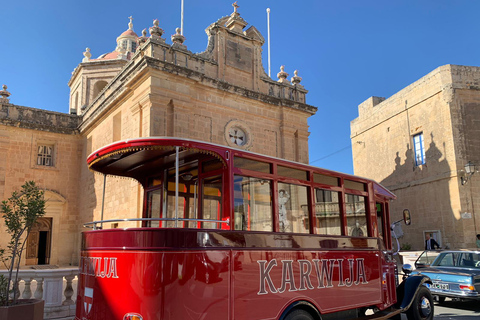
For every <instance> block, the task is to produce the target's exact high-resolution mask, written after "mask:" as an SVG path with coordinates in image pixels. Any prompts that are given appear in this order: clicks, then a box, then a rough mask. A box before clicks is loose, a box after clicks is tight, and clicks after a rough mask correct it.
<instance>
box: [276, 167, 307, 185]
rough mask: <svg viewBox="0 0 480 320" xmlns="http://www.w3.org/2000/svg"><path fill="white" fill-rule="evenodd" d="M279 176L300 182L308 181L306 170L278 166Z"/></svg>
mask: <svg viewBox="0 0 480 320" xmlns="http://www.w3.org/2000/svg"><path fill="white" fill-rule="evenodd" d="M277 174H278V175H279V176H283V177H288V178H293V179H298V180H305V181H306V180H308V179H307V172H306V171H305V170H299V169H294V168H290V167H284V166H277Z"/></svg>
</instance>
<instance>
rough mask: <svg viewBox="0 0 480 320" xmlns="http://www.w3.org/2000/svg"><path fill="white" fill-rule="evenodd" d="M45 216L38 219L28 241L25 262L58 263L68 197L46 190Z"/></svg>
mask: <svg viewBox="0 0 480 320" xmlns="http://www.w3.org/2000/svg"><path fill="white" fill-rule="evenodd" d="M44 197H45V200H46V203H45V216H43V217H42V218H39V219H38V220H37V223H36V225H35V226H34V227H33V228H32V230H31V232H30V234H29V236H28V238H27V243H26V253H25V264H26V265H43V264H51V263H53V264H56V263H57V260H58V257H57V256H58V253H57V252H58V249H57V248H56V247H55V243H58V232H59V223H60V219H61V216H62V215H63V213H64V210H65V204H66V199H65V198H64V197H63V196H61V195H60V194H58V193H57V192H54V191H50V190H46V191H45V195H44Z"/></svg>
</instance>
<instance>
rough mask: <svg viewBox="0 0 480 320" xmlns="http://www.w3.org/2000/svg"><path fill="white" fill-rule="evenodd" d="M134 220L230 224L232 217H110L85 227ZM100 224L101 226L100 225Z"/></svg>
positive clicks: (87, 224)
mask: <svg viewBox="0 0 480 320" xmlns="http://www.w3.org/2000/svg"><path fill="white" fill-rule="evenodd" d="M132 221H142V222H143V221H160V222H161V221H178V222H185V221H187V222H188V221H192V222H207V223H226V224H230V218H228V219H226V220H210V219H190V218H127V219H109V220H99V221H93V222H87V223H84V224H83V226H84V227H85V228H93V230H97V229H102V226H103V224H104V223H114V222H132ZM98 225H100V227H99V226H98Z"/></svg>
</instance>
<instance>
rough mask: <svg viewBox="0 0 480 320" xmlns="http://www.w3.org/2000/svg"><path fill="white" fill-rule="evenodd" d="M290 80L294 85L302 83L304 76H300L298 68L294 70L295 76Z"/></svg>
mask: <svg viewBox="0 0 480 320" xmlns="http://www.w3.org/2000/svg"><path fill="white" fill-rule="evenodd" d="M290 81H291V82H292V84H294V85H296V84H300V82H302V77H299V76H298V70H295V71H293V77H292V79H290Z"/></svg>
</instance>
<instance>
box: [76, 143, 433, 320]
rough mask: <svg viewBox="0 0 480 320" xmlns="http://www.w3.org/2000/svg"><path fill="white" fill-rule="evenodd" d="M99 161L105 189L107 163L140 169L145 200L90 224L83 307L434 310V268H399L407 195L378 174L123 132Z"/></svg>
mask: <svg viewBox="0 0 480 320" xmlns="http://www.w3.org/2000/svg"><path fill="white" fill-rule="evenodd" d="M87 162H88V165H89V168H90V169H91V170H94V171H96V172H99V173H103V174H104V175H105V176H104V179H103V180H104V188H103V190H104V192H105V189H106V188H105V183H106V181H107V179H106V176H107V175H110V176H119V177H130V178H134V179H136V180H137V181H139V183H141V185H142V186H143V191H144V195H143V200H144V201H143V210H142V209H140V208H139V207H138V206H133V207H132V208H130V209H131V215H132V218H126V219H107V220H105V219H104V217H103V209H102V210H101V211H100V210H97V213H100V214H101V216H100V218H101V220H100V221H93V222H89V223H86V224H85V225H86V226H90V227H93V230H91V231H85V232H83V234H82V252H81V263H80V274H79V279H78V295H77V311H76V318H75V319H76V320H122V319H123V320H153V319H162V320H178V319H185V320H197V319H198V320H200V319H202V320H203V319H208V320H228V319H230V320H231V319H235V320H251V319H256V320H259V319H264V320H266V319H268V320H320V319H342V320H343V319H345V320H346V319H349V320H353V319H364V320H365V319H370V320H373V319H377V320H380V319H387V318H392V317H397V318H399V317H400V316H401V314H402V313H404V314H405V315H406V317H407V319H408V320H432V319H433V315H434V304H433V300H432V296H431V294H430V291H429V290H428V289H427V288H426V287H425V286H424V284H425V283H430V279H429V278H428V277H425V276H423V275H416V276H411V277H409V278H408V279H405V280H404V281H402V282H401V283H400V284H398V283H397V281H396V280H397V275H396V261H395V260H394V258H393V256H394V254H395V252H394V250H393V247H392V241H391V240H392V238H391V234H390V231H391V225H392V224H391V223H390V214H389V209H390V200H392V199H395V195H393V194H392V193H391V192H390V191H388V190H387V189H385V188H384V187H382V186H381V185H379V184H378V183H376V182H374V181H371V180H367V179H364V178H360V177H355V176H351V175H346V174H341V173H338V172H333V171H328V170H325V169H321V168H315V167H311V166H308V165H305V164H301V163H296V162H291V161H286V160H284V159H278V158H271V157H267V156H263V155H259V154H255V153H251V152H248V151H244V150H239V149H233V148H229V147H225V146H220V145H214V144H211V143H206V142H201V141H193V140H186V139H177V138H154V137H149V138H138V139H132V140H126V141H119V142H115V143H113V144H110V145H108V146H105V147H103V148H101V149H99V150H97V151H95V152H94V153H92V154H91V155H90V156H89V157H88V160H87ZM97 178H98V177H97ZM108 180H109V184H112V186H113V187H114V188H115V187H116V188H117V189H119V190H123V189H121V188H118V187H119V186H120V185H119V184H118V180H117V179H112V180H111V178H109V179H108ZM110 181H112V182H110ZM125 191H127V192H125V193H124V194H125V195H127V194H129V192H128V190H127V189H125ZM138 191H139V189H137V188H134V189H132V193H133V195H132V196H133V197H137V199H138V202H137V203H141V200H142V197H141V195H140V194H139V192H138ZM116 192H118V193H119V194H121V193H122V192H120V191H116ZM102 199H105V197H103V196H102ZM111 203H112V202H111ZM101 207H102V208H103V207H104V205H103V202H102V205H101ZM117 207H118V213H116V212H111V211H110V210H109V211H110V212H108V211H107V212H106V216H107V217H108V215H110V214H120V212H121V206H117ZM117 207H115V208H112V207H110V208H112V210H117ZM98 211H100V212H98ZM127 211H128V210H127ZM97 216H98V215H97ZM139 216H141V218H139ZM118 223H122V227H121V228H120V227H117V226H118V225H117V224H118ZM398 223H405V224H407V225H408V224H410V223H411V217H410V212H409V211H408V209H405V210H404V211H403V219H401V220H399V221H396V222H394V223H393V225H396V224H398ZM397 248H398V243H397ZM367 311H369V312H370V311H372V312H373V314H370V315H369V316H368V317H367V318H366V317H365V315H366V312H367Z"/></svg>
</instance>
